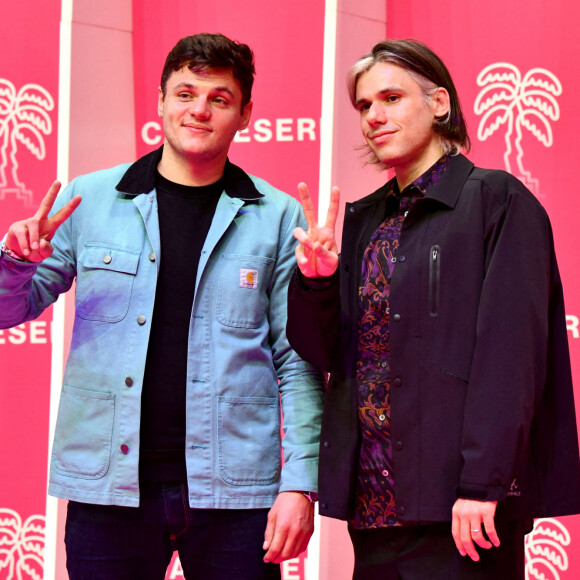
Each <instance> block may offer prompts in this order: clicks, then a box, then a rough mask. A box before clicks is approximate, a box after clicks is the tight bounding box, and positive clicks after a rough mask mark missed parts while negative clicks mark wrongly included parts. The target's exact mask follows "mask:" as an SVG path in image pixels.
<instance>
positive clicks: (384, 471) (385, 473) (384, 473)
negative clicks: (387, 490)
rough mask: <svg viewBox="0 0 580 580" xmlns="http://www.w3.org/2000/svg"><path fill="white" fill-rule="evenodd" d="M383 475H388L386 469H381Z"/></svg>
mask: <svg viewBox="0 0 580 580" xmlns="http://www.w3.org/2000/svg"><path fill="white" fill-rule="evenodd" d="M383 475H384V476H385V477H387V476H388V475H389V472H388V471H387V470H386V469H383Z"/></svg>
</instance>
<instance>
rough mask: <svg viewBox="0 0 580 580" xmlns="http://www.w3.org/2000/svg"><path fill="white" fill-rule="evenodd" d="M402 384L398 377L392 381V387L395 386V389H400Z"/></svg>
mask: <svg viewBox="0 0 580 580" xmlns="http://www.w3.org/2000/svg"><path fill="white" fill-rule="evenodd" d="M402 384H403V381H402V380H401V379H400V378H399V377H397V378H396V379H394V380H393V385H395V387H400V386H401V385H402Z"/></svg>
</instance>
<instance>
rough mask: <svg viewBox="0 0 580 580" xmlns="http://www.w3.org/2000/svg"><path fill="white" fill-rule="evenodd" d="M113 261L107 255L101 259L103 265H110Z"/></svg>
mask: <svg viewBox="0 0 580 580" xmlns="http://www.w3.org/2000/svg"><path fill="white" fill-rule="evenodd" d="M112 260H113V258H111V256H109V254H107V255H106V256H105V257H104V258H103V263H105V264H110V263H111V261H112Z"/></svg>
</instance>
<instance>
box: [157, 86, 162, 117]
mask: <svg viewBox="0 0 580 580" xmlns="http://www.w3.org/2000/svg"><path fill="white" fill-rule="evenodd" d="M158 91H159V95H158V100H157V114H158V115H159V116H160V117H163V100H164V97H163V91H162V90H161V87H159V88H158Z"/></svg>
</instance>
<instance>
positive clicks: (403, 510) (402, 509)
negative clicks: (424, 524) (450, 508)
mask: <svg viewBox="0 0 580 580" xmlns="http://www.w3.org/2000/svg"><path fill="white" fill-rule="evenodd" d="M406 511H407V510H406V509H405V506H404V505H400V506H399V507H398V508H397V512H398V513H399V515H400V516H404V515H405V512H406Z"/></svg>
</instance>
